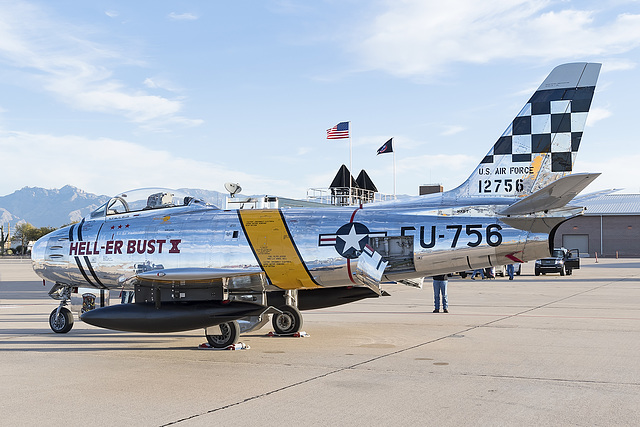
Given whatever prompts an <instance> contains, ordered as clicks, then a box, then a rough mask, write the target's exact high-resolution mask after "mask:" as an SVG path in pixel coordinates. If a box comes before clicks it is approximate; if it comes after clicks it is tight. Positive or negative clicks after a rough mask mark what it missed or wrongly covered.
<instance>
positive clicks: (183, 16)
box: [168, 12, 198, 21]
mask: <svg viewBox="0 0 640 427" xmlns="http://www.w3.org/2000/svg"><path fill="white" fill-rule="evenodd" d="M168 16H169V18H171V19H174V20H176V21H195V20H196V19H198V16H197V15H194V14H193V13H188V12H187V13H175V12H171V13H170V14H169V15H168Z"/></svg>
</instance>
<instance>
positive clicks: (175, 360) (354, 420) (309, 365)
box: [0, 259, 640, 426]
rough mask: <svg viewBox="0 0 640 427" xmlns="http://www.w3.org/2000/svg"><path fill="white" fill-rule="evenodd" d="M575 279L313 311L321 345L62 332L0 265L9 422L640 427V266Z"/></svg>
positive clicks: (47, 306) (1, 370) (605, 262)
mask: <svg viewBox="0 0 640 427" xmlns="http://www.w3.org/2000/svg"><path fill="white" fill-rule="evenodd" d="M582 262H583V268H582V269H580V270H575V271H574V274H573V275H572V276H565V277H560V276H559V275H557V274H554V275H547V276H540V277H535V276H534V275H533V263H528V264H525V265H524V266H523V273H522V275H521V276H516V279H515V280H514V281H509V280H507V279H506V278H497V279H496V280H475V281H472V280H470V279H469V278H467V279H462V278H459V277H456V278H453V279H451V280H450V281H449V303H450V313H449V314H444V313H439V314H434V313H432V312H431V311H432V310H433V292H432V289H431V286H430V285H428V286H426V287H425V288H424V289H422V290H419V289H414V288H407V287H404V286H402V285H390V286H385V289H386V290H387V291H388V292H390V293H391V296H390V297H384V298H378V299H375V300H365V301H360V302H356V303H353V304H349V305H344V306H339V307H334V308H330V309H323V310H314V311H308V312H303V314H304V319H305V323H304V330H305V331H306V332H308V333H309V334H310V337H308V338H270V337H267V336H266V334H267V333H268V332H269V331H270V330H271V327H270V324H268V325H267V326H265V327H264V328H262V329H261V330H259V331H257V332H252V333H249V334H247V335H243V336H242V337H241V341H242V342H244V343H246V344H248V345H250V346H251V348H250V349H249V350H239V351H213V350H198V349H197V346H198V345H199V344H200V343H202V342H205V339H204V337H203V333H202V331H191V332H186V333H175V334H153V335H151V334H138V333H126V332H114V331H109V330H104V329H98V328H95V327H92V326H89V325H86V324H84V323H83V322H81V321H78V320H76V323H75V325H74V328H73V330H72V331H71V332H69V333H68V334H64V335H59V334H54V333H53V332H52V331H51V330H50V329H49V325H48V316H49V313H50V312H51V310H53V309H54V308H55V307H56V306H57V303H56V302H55V301H53V300H51V299H49V297H48V296H47V292H48V290H49V288H50V287H51V283H47V286H46V287H43V285H42V281H41V280H40V279H38V277H37V276H36V275H35V274H34V273H33V271H32V270H31V263H30V262H29V261H28V260H24V261H20V260H7V259H0V414H1V420H2V424H3V425H55V424H63V425H70V426H80V425H94V426H96V425H97V426H100V425H134V426H135V425H141V426H163V425H177V426H210V425H223V424H224V425H248V426H265V425H266V426H271V425H273V426H275V425H303V426H307V425H358V426H359V425H362V426H372V425H397V424H405V425H438V426H449V425H451V426H454V425H455V426H458V425H577V426H594V425H602V426H604V425H606V426H610V425H615V426H620V425H629V426H631V425H633V426H636V425H640V260H638V259H619V260H615V259H600V260H599V262H598V263H595V260H593V259H583V260H582Z"/></svg>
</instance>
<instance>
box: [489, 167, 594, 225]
mask: <svg viewBox="0 0 640 427" xmlns="http://www.w3.org/2000/svg"><path fill="white" fill-rule="evenodd" d="M598 176H600V174H599V173H576V174H571V175H567V176H564V177H562V178H560V179H558V180H557V181H555V182H553V183H551V184H549V185H547V186H546V187H544V188H542V189H540V190H538V191H536V192H535V193H533V194H531V195H530V196H529V197H526V198H524V199H522V200H519V201H517V202H516V203H514V204H512V205H510V206H508V207H507V208H506V209H503V210H502V211H500V212H499V214H500V215H526V214H531V213H534V212H541V211H548V210H551V209H558V208H562V207H564V206H565V205H566V204H567V203H569V202H570V201H571V200H572V199H573V198H574V197H575V196H576V195H578V193H580V192H581V191H582V190H584V188H585V187H586V186H587V185H589V184H591V182H592V181H593V180H594V179H596V178H597V177H598Z"/></svg>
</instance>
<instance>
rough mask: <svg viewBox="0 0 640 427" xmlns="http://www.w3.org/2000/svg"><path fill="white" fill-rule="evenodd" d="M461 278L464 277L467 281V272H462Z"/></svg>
mask: <svg viewBox="0 0 640 427" xmlns="http://www.w3.org/2000/svg"><path fill="white" fill-rule="evenodd" d="M460 277H462V278H463V279H465V278H466V277H467V272H466V271H461V272H460Z"/></svg>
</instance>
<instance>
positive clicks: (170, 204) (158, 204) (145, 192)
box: [90, 188, 216, 218]
mask: <svg viewBox="0 0 640 427" xmlns="http://www.w3.org/2000/svg"><path fill="white" fill-rule="evenodd" d="M185 206H190V207H210V208H214V209H215V208H216V207H215V206H213V205H210V204H209V203H207V202H205V201H203V200H201V199H198V198H196V197H193V196H189V195H188V194H186V193H184V192H182V191H179V190H171V189H167V188H140V189H137V190H131V191H126V192H124V193H120V194H118V195H116V196H114V197H112V198H111V199H109V201H108V202H107V203H105V204H103V205H102V206H100V207H99V208H98V209H96V210H95V211H93V212H91V214H90V217H91V218H100V217H104V216H109V215H118V214H123V213H127V212H139V211H147V210H151V209H166V208H176V207H185Z"/></svg>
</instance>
